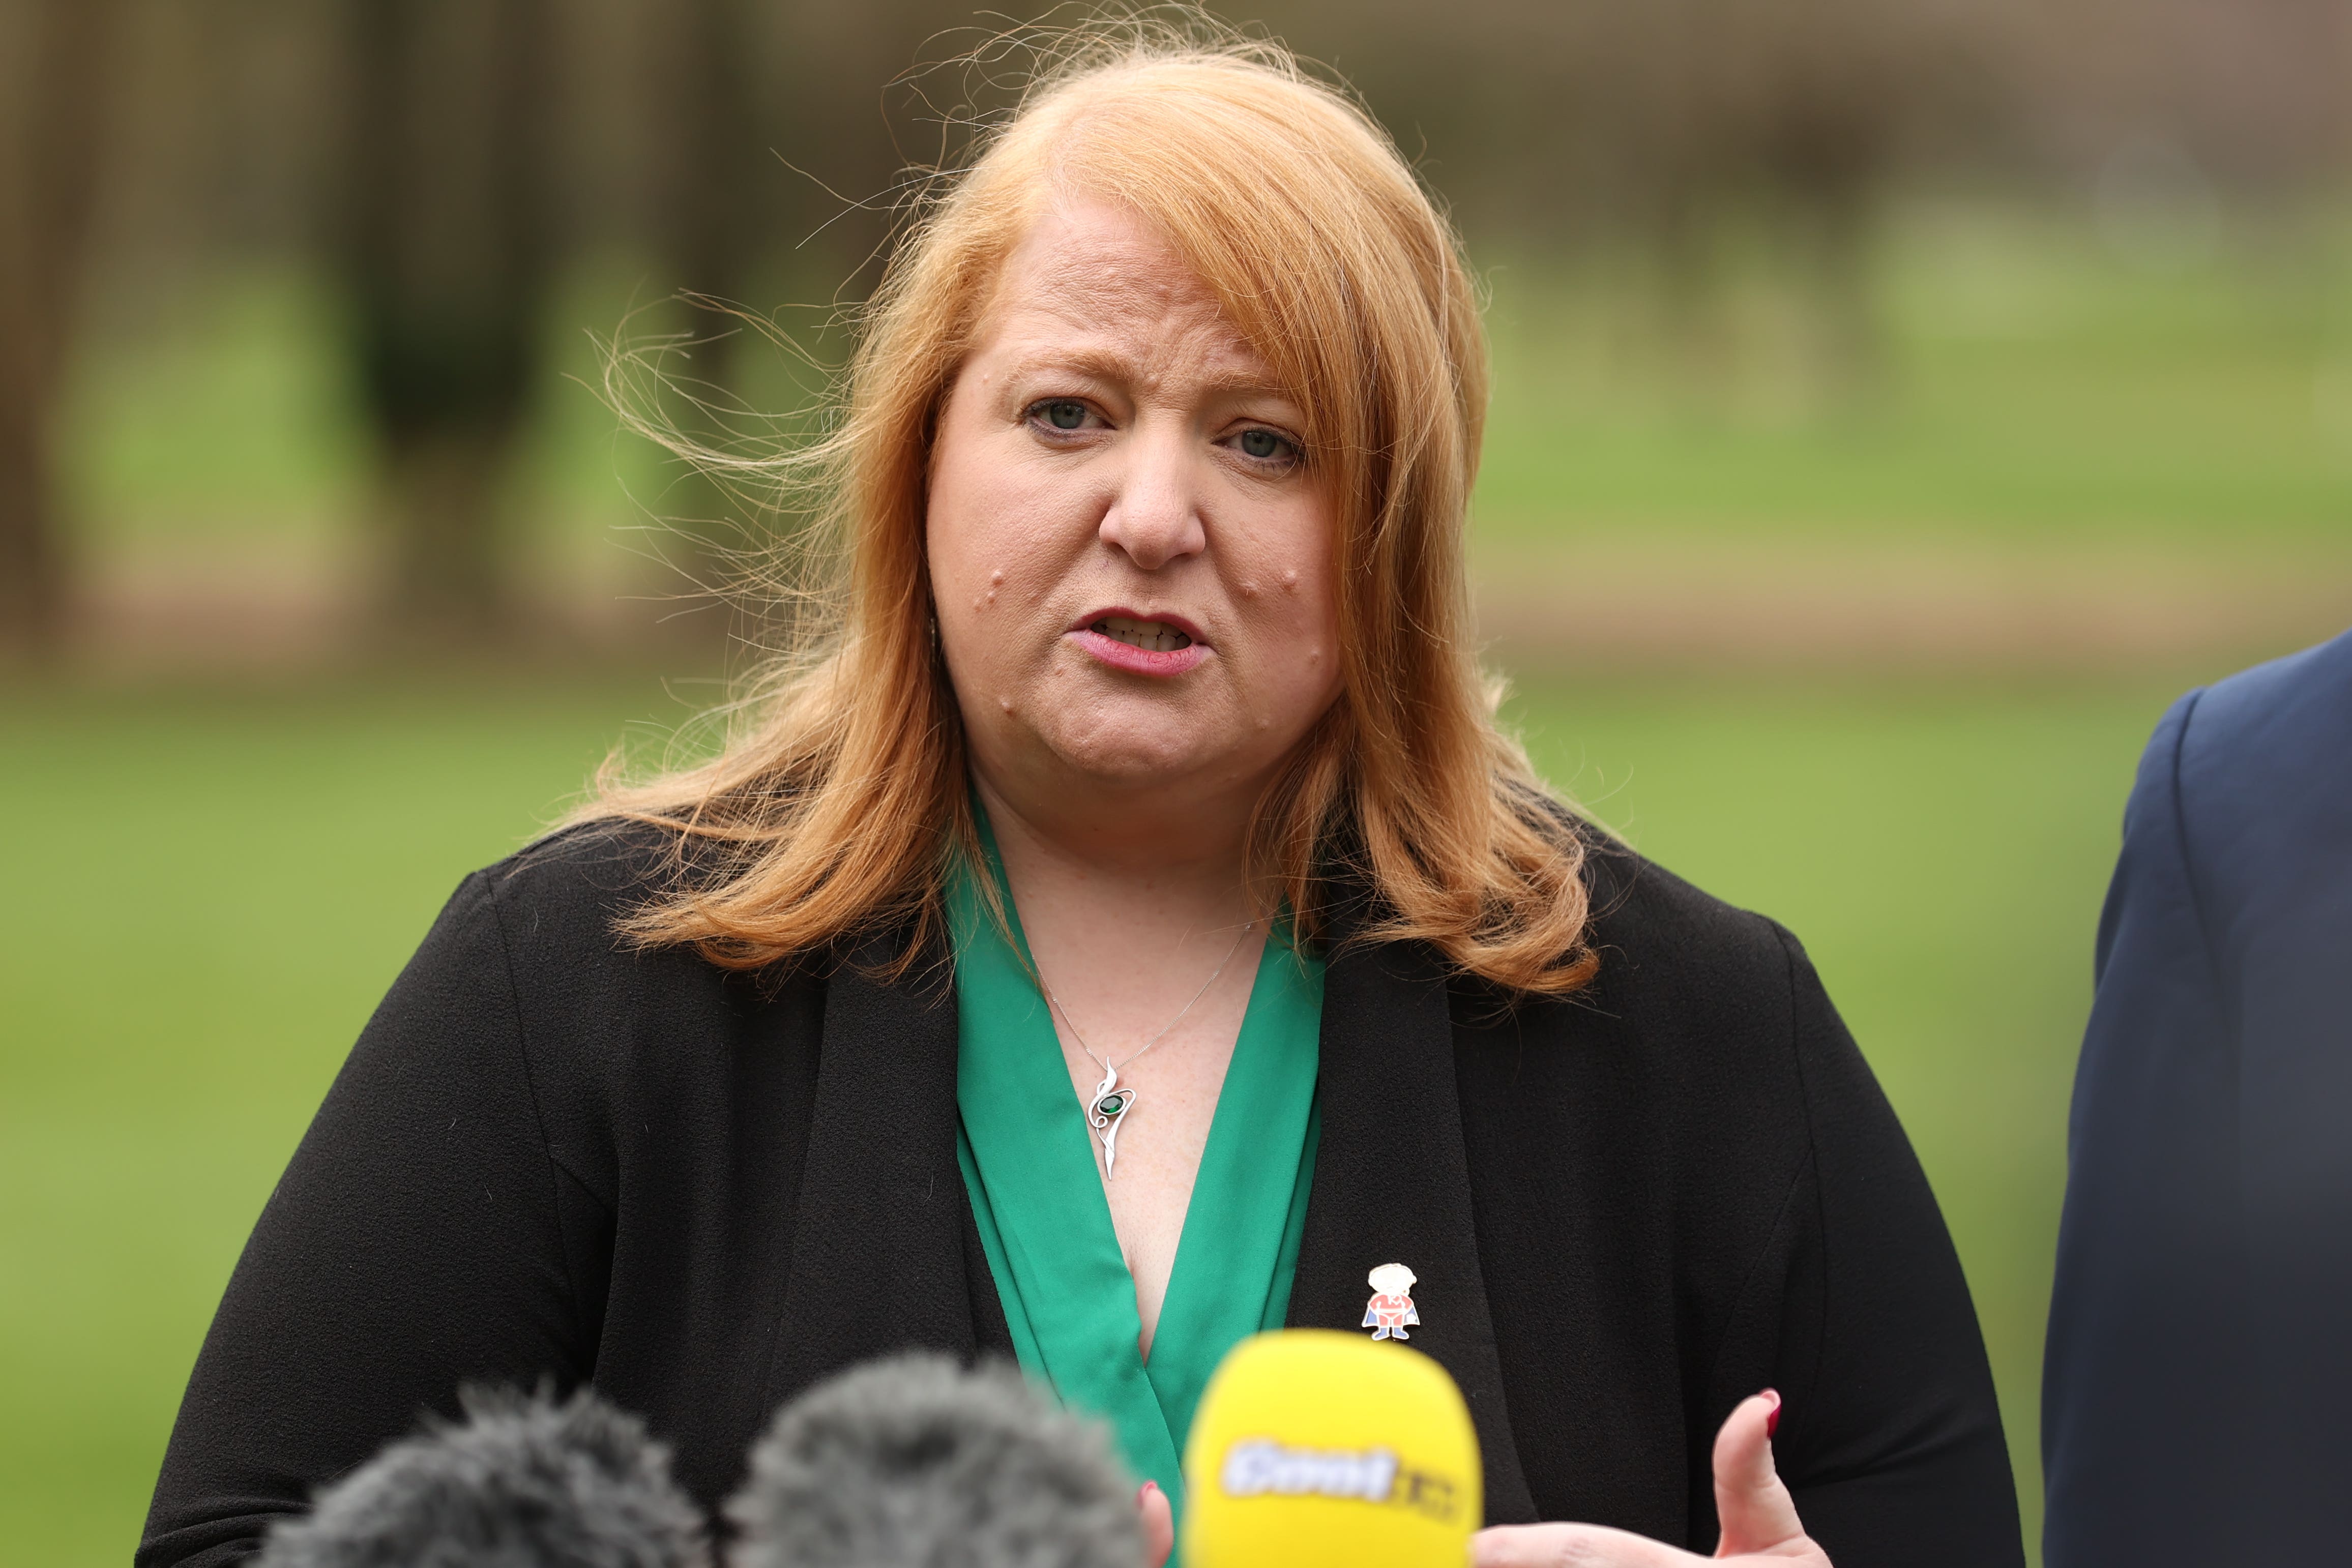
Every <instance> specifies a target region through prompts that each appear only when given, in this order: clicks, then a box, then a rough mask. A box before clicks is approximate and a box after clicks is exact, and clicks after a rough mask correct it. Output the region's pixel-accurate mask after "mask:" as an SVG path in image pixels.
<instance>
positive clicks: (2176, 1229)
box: [2042, 632, 2352, 1568]
mask: <svg viewBox="0 0 2352 1568" xmlns="http://www.w3.org/2000/svg"><path fill="white" fill-rule="evenodd" d="M2097 976H2098V989H2097V996H2096V999H2095V1002H2094V1003H2093V1006H2092V1009H2091V1021H2090V1027H2089V1029H2088V1030H2087V1032H2086V1034H2085V1035H2084V1040H2083V1056H2082V1061H2081V1065H2080V1066H2079V1068H2078V1069H2077V1071H2076V1075H2075V1080H2074V1112H2073V1115H2072V1119H2071V1122H2070V1124H2069V1127H2068V1134H2067V1156H2068V1176H2067V1185H2066V1205H2065V1212H2064V1217H2063V1220H2062V1222H2061V1224H2060V1227H2059V1237H2058V1276H2057V1285H2056V1290H2055V1292H2054V1294H2053V1297H2052V1300H2051V1307H2050V1335H2049V1342H2048V1347H2047V1354H2046V1356H2045V1359H2044V1362H2043V1366H2042V1462H2043V1468H2044V1474H2045V1476H2046V1478H2047V1487H2048V1511H2047V1517H2046V1522H2045V1526H2044V1532H2043V1548H2044V1556H2045V1560H2046V1562H2047V1563H2048V1565H2049V1568H2097V1565H2103V1564H2110V1563H2116V1564H2121V1563H2130V1564H2132V1565H2133V1568H2166V1565H2168V1564H2173V1563H2180V1564H2188V1563H2198V1564H2200V1565H2202V1564H2212V1563H2321V1562H2344V1561H2347V1553H2352V1546H2347V1537H2346V1532H2345V1526H2344V1522H2343V1500H2344V1499H2345V1497H2346V1496H2347V1494H2352V632H2347V634H2345V635H2343V636H2340V637H2337V638H2336V640H2335V641H2333V642H2331V643H2325V644H2323V645H2321V646H2319V647H2316V648H2313V649H2309V650H2307V651H2305V652H2304V653H2297V654H2295V655H2294V656H2292V657H2290V658H2285V659H2281V660H2279V661H2277V662H2276V663H2273V664H2264V665H2262V666H2260V667H2259V668H2256V669H2252V670H2248V671H2246V672H2244V673H2242V674H2237V675H2233V676H2231V677H2230V678H2229V679H2228V680H2225V681H2222V682H2221V683H2219V684H2218V685H2213V686H2211V687H2210V688H2208V689H2205V690H2201V691H2196V692H2191V693H2190V694H2189V695H2187V696H2185V697H2183V698H2181V699H2180V701H2179V702H2178V703H2176V704H2175V705H2174V706H2173V707H2172V709H2171V711H2170V712H2168V713H2167V714H2166V715H2165V716H2164V719H2163V722H2162V723H2160V724H2159V725H2158V726H2157V729H2156V735H2155V737H2154V738H2153V739H2152V740H2151V741H2150V742H2149V743H2148V747H2147V754H2146V755H2145V756H2144V757H2143V758H2141V761H2140V767H2139V778H2138V780H2137V783H2136V784H2135V785H2134V786H2133V789H2132V795H2131V802H2130V804H2129V806H2128V807H2127V808H2126V810H2125V813H2124V847H2123V854H2122V857H2121V859H2120V861H2119V862H2117V864H2116V874H2115V881H2114V883H2113V884H2112V886H2111V887H2110V888H2109V890H2108V894H2107V902H2106V907H2105V911H2104V913H2103V914H2102V915H2101V916H2100V919H2099V936H2098V956H2097Z"/></svg>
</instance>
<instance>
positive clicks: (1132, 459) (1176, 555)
mask: <svg viewBox="0 0 2352 1568" xmlns="http://www.w3.org/2000/svg"><path fill="white" fill-rule="evenodd" d="M1193 463H1194V459H1193V457H1192V454H1191V453H1190V452H1188V451H1187V450H1186V443H1184V442H1182V441H1181V440H1170V439H1159V440H1155V439H1151V438H1149V437H1139V438H1138V439H1136V440H1134V441H1133V442H1132V444H1130V445H1129V462H1128V464H1127V465H1126V469H1125V472H1124V473H1123V474H1122V475H1121V476H1120V478H1119V485H1118V492H1117V493H1116V494H1115V495H1113V496H1112V497H1111V502H1110V507H1109V508H1108V510H1107V511H1105V512H1104V514H1103V519H1102V524H1101V526H1100V528H1098V529H1097V534H1098V536H1099V537H1100V538H1101V539H1102V541H1103V543H1105V544H1107V545H1108V546H1110V547H1111V548H1112V549H1116V550H1118V551H1120V552H1121V553H1123V554H1124V555H1126V557H1127V558H1128V559H1129V560H1131V561H1133V562H1134V563H1135V564H1136V565H1137V566H1138V567H1139V568H1141V569H1142V570H1145V571H1158V570H1160V568H1161V567H1163V566H1166V565H1167V564H1168V563H1169V562H1170V561H1171V560H1178V559H1182V558H1183V557H1185V556H1188V555H1198V554H1199V553H1200V552H1201V551H1202V550H1203V549H1207V548H1208V543H1209V536H1208V531H1207V530H1206V529H1205V528H1202V524H1201V507H1200V493H1199V485H1198V476H1197V474H1196V472H1195V470H1194V467H1193Z"/></svg>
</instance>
